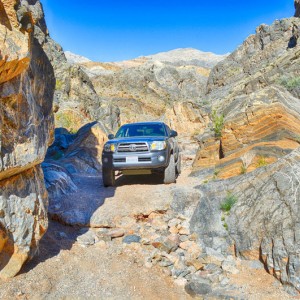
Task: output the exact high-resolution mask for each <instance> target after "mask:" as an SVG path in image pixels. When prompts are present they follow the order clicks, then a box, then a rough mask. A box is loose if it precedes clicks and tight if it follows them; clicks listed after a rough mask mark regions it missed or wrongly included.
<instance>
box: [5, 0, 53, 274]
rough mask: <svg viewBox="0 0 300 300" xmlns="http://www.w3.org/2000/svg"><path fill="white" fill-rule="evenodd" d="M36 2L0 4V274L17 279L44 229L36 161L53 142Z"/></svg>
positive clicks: (49, 70)
mask: <svg viewBox="0 0 300 300" xmlns="http://www.w3.org/2000/svg"><path fill="white" fill-rule="evenodd" d="M47 39H48V32H47V28H46V24H45V20H44V14H43V9H42V6H41V3H40V2H39V1H37V0H28V1H23V0H22V1H19V0H1V1H0V49H1V53H0V120H1V121H0V130H1V131H0V147H1V160H0V276H1V277H4V278H7V277H12V276H14V275H16V274H17V273H18V272H19V271H20V269H21V267H22V265H23V263H24V262H25V261H26V260H27V259H29V258H31V257H32V256H33V255H34V254H35V252H36V250H37V247H38V243H39V240H40V239H41V237H42V236H43V234H44V232H45V231H46V229H47V226H48V221H47V205H48V195H47V191H46V189H45V186H44V177H43V173H42V170H41V168H40V163H41V162H42V161H43V160H44V157H45V154H46V151H47V148H48V146H49V144H50V143H51V142H52V139H53V138H52V132H53V127H54V125H53V114H52V101H53V93H54V88H55V77H54V72H53V67H52V65H51V63H50V61H49V58H48V56H47V55H46V53H45V50H44V47H45V45H46V44H47Z"/></svg>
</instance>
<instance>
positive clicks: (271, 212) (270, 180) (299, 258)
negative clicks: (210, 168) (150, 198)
mask: <svg viewBox="0 0 300 300" xmlns="http://www.w3.org/2000/svg"><path fill="white" fill-rule="evenodd" d="M299 175H300V150H299V148H298V149H297V150H294V151H293V152H292V153H291V154H289V155H287V156H285V157H284V158H281V159H280V160H279V161H278V162H276V163H275V164H272V165H269V166H266V167H263V168H259V169H257V170H255V171H254V172H251V173H248V174H245V175H243V176H240V177H234V178H230V179H227V180H223V181H222V182H220V181H215V182H210V183H208V184H206V185H202V186H200V187H199V190H200V192H201V196H200V202H199V204H198V207H197V208H196V210H195V212H194V216H193V217H192V219H191V228H192V230H193V231H194V232H196V233H198V235H199V237H201V243H202V245H203V247H204V248H205V247H209V248H213V249H215V250H216V251H218V252H219V253H223V254H225V253H226V254H232V255H238V256H239V257H241V258H243V259H252V260H261V261H262V262H263V263H264V264H265V268H266V270H268V272H269V273H270V274H273V275H274V276H275V277H276V278H278V279H279V280H280V281H281V282H282V283H283V284H286V285H287V286H293V287H294V288H295V289H297V290H298V291H300V284H299V282H300V273H299V265H300V252H299V251H300V250H299V249H300V244H299V243H300V239H299V232H300V231H299V230H300V229H299V220H298V219H299V218H298V216H299V209H300V189H299V186H300V182H299V178H300V177H299ZM229 197H234V198H235V201H236V204H235V205H233V207H232V208H231V210H230V213H229V214H228V213H227V214H224V213H222V210H221V208H220V206H221V203H224V201H228V198H229ZM226 199H227V200H226ZM225 224H226V226H225ZM226 228H227V229H226ZM233 245H234V247H232V246H233ZM233 249H234V250H235V252H234V251H233Z"/></svg>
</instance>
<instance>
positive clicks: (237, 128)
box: [190, 18, 300, 294]
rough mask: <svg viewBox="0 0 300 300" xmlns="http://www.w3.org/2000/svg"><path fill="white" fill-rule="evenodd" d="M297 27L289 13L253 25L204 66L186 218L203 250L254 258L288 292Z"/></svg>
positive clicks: (294, 287) (293, 271)
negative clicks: (201, 115)
mask: <svg viewBox="0 0 300 300" xmlns="http://www.w3.org/2000/svg"><path fill="white" fill-rule="evenodd" d="M299 26H300V21H299V19H296V18H289V19H283V20H276V21H275V22H274V23H273V24H272V25H271V26H267V25H261V26H259V27H258V28H257V30H256V34H254V35H251V36H250V37H248V38H247V39H246V41H245V42H244V43H243V44H242V45H241V46H240V47H239V48H238V49H237V50H236V51H234V52H233V53H232V54H231V55H229V56H228V57H227V58H226V59H225V60H224V61H222V62H220V63H219V64H218V65H217V66H216V67H215V68H214V69H213V70H212V71H211V73H210V76H209V79H208V85H207V91H206V93H207V98H208V101H209V102H211V103H212V109H211V123H210V124H209V126H208V127H207V128H206V129H205V132H204V134H202V135H199V137H198V139H199V150H198V153H197V155H196V159H195V161H194V165H193V167H194V172H193V174H194V176H197V177H198V178H199V181H200V182H202V184H201V185H200V186H199V187H198V189H199V191H200V193H201V196H200V202H199V204H198V207H197V208H196V210H195V212H194V215H193V217H192V219H191V223H190V224H191V229H192V231H194V232H196V233H197V234H198V236H199V242H200V243H201V245H202V246H203V249H204V252H205V251H206V250H207V251H208V252H209V251H211V249H213V250H214V251H217V253H219V255H223V256H226V255H237V256H239V257H241V258H243V259H253V260H260V261H261V262H263V263H264V265H265V269H266V270H267V271H268V272H269V273H270V274H273V275H274V276H275V277H276V278H278V279H279V280H280V281H281V282H282V283H283V284H284V285H285V286H286V288H287V290H289V292H290V293H292V294H293V293H296V294H297V292H296V291H298V292H299V291H300V284H299V282H300V272H299V270H300V269H299V265H300V261H299V257H300V255H299V250H298V249H299V238H298V235H299V224H298V223H299V222H298V217H297V215H298V213H299V206H300V202H299V201H300V194H299V188H298V186H299V171H300V164H299V161H300V152H299V149H300V148H299V147H300V139H299V137H300V99H299V97H300V94H299V92H300V80H299V75H298V68H297V65H298V64H299V57H300V56H299V53H300V52H299V51H300V50H299V47H298V46H297V43H295V28H297V27H299ZM224 206H226V207H227V210H228V211H229V212H226V211H225V210H226V208H224ZM221 207H223V210H224V211H223V212H222V209H221ZM205 249H206V250H205Z"/></svg>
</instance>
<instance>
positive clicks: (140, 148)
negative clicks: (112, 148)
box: [118, 143, 149, 153]
mask: <svg viewBox="0 0 300 300" xmlns="http://www.w3.org/2000/svg"><path fill="white" fill-rule="evenodd" d="M147 151H149V149H148V144H147V143H121V144H119V145H118V152H130V153H134V152H147Z"/></svg>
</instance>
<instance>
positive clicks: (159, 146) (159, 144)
mask: <svg viewBox="0 0 300 300" xmlns="http://www.w3.org/2000/svg"><path fill="white" fill-rule="evenodd" d="M166 147H167V143H166V142H165V141H154V142H152V143H151V145H150V150H157V151H159V150H164V149H166Z"/></svg>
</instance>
